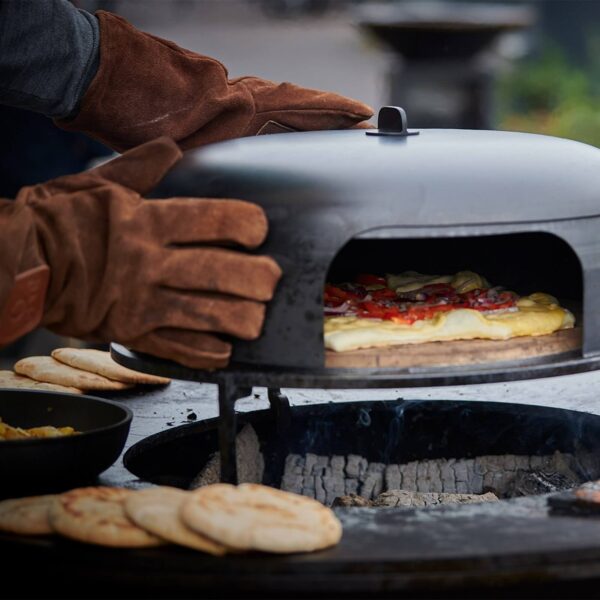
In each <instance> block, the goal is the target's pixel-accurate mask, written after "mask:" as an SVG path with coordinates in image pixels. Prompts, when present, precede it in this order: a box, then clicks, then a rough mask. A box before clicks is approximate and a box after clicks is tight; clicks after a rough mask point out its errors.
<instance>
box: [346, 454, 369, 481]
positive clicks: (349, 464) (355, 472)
mask: <svg viewBox="0 0 600 600" xmlns="http://www.w3.org/2000/svg"><path fill="white" fill-rule="evenodd" d="M364 460H365V459H364V458H363V457H362V456H358V455H357V454H350V455H348V460H347V461H346V475H347V476H348V477H349V478H351V479H358V478H359V477H360V475H361V472H362V471H364V470H366V469H361V463H362V462H363V461H364Z"/></svg>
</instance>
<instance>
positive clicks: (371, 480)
mask: <svg viewBox="0 0 600 600" xmlns="http://www.w3.org/2000/svg"><path fill="white" fill-rule="evenodd" d="M384 471H385V465H384V464H383V463H369V467H368V468H367V471H366V473H365V474H364V476H363V477H364V479H363V484H362V486H361V488H360V495H361V496H362V497H363V498H367V500H370V499H371V498H375V497H376V496H378V495H379V494H381V492H382V491H383V473H384Z"/></svg>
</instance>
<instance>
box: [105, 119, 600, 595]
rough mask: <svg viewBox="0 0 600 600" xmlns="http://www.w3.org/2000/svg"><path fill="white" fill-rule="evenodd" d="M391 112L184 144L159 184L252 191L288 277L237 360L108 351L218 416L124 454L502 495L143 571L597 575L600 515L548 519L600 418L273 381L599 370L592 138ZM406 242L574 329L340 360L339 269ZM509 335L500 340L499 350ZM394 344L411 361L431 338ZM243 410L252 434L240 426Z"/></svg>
mask: <svg viewBox="0 0 600 600" xmlns="http://www.w3.org/2000/svg"><path fill="white" fill-rule="evenodd" d="M393 112H394V110H393V109H392V110H391V111H390V110H387V111H385V113H381V115H380V116H383V114H387V117H390V118H387V117H386V119H385V120H384V119H380V125H381V127H382V128H381V129H380V130H378V131H369V132H367V134H365V132H362V131H348V132H316V133H303V134H301V135H297V136H296V135H293V134H289V135H288V134H282V135H278V136H271V137H270V138H269V139H267V138H256V139H251V140H250V139H248V140H235V141H232V142H226V143H224V144H220V145H216V146H214V147H208V148H205V149H203V150H200V151H198V152H195V153H193V154H192V155H190V156H188V157H187V161H186V162H184V163H182V165H181V167H180V168H179V169H176V170H174V172H173V173H172V174H171V175H170V177H168V178H167V180H165V182H164V185H163V187H162V188H161V189H159V190H157V191H156V193H157V195H158V196H159V197H161V196H167V195H180V196H203V195H206V196H216V197H224V198H236V197H237V198H243V199H246V200H249V201H254V202H257V203H259V204H261V205H262V206H263V207H264V208H265V211H266V213H267V215H268V217H269V220H270V222H271V225H272V227H271V232H270V234H269V239H268V240H267V242H266V244H265V246H264V248H262V251H264V252H265V253H267V254H270V255H272V256H274V257H275V258H276V260H277V261H278V262H279V263H280V264H281V265H282V267H283V271H284V273H285V275H284V277H283V279H282V280H281V282H280V284H279V287H278V289H277V292H276V296H275V298H274V300H273V301H272V302H271V303H270V304H269V309H268V312H267V317H266V321H265V328H264V332H263V334H262V335H261V337H260V339H258V340H256V341H253V342H251V343H243V342H242V343H236V345H235V350H234V355H233V359H232V362H231V364H230V366H229V367H228V368H227V369H223V370H220V371H215V372H207V371H200V370H193V369H189V368H185V367H182V366H181V365H177V364H175V363H172V362H169V361H165V360H160V359H156V358H153V357H150V356H146V355H143V354H140V353H136V352H132V351H130V350H128V349H127V348H124V347H122V346H119V345H113V346H112V348H111V352H112V355H113V357H114V358H115V359H116V360H117V361H118V362H120V363H121V364H123V365H125V366H128V367H131V368H134V369H137V370H141V371H147V372H150V373H156V374H161V375H166V376H171V377H174V378H178V379H185V380H189V381H197V382H208V383H215V384H217V385H218V397H219V414H220V416H219V419H211V420H207V421H201V422H199V423H195V424H192V425H186V426H183V427H178V428H175V429H172V430H170V431H165V432H161V433H159V434H156V435H154V436H151V437H149V438H146V439H144V440H142V441H141V442H139V443H138V444H136V445H135V446H133V447H132V448H131V449H130V450H129V451H128V453H127V454H126V456H125V463H126V466H127V468H128V469H130V470H131V471H132V472H133V473H135V474H136V475H138V476H139V477H141V478H142V479H145V480H148V481H151V482H154V483H160V484H169V485H176V486H180V487H184V488H185V487H188V486H190V484H192V482H193V481H194V480H196V479H202V478H204V479H205V480H206V478H207V477H211V476H212V477H214V478H218V477H219V474H220V479H221V480H222V481H226V482H236V481H238V479H239V478H240V477H242V478H243V477H246V475H247V474H248V473H250V472H252V473H254V475H253V476H254V477H257V475H256V474H257V473H260V477H259V479H260V480H261V481H262V482H263V483H267V484H269V485H273V486H275V487H284V488H287V489H294V491H298V492H299V493H303V494H307V495H313V496H314V497H317V498H319V499H320V500H321V501H323V502H325V503H326V504H331V503H333V502H335V501H336V499H337V498H339V497H342V496H348V495H350V494H352V493H355V494H357V495H359V496H361V497H362V498H363V499H364V500H365V501H372V499H373V498H375V499H376V498H377V497H378V495H379V494H378V493H379V492H385V491H386V490H387V491H388V492H389V491H393V489H394V488H396V487H397V486H400V487H401V488H408V489H404V492H410V493H413V494H434V495H437V496H436V498H438V499H439V498H440V495H441V494H454V495H456V494H460V495H464V494H477V495H480V494H481V493H482V492H491V493H494V494H495V495H496V497H498V498H501V501H494V502H489V503H484V504H466V505H458V506H442V507H436V508H433V509H430V508H423V509H416V510H415V509H413V508H410V509H381V510H373V509H372V508H339V509H336V510H338V514H339V515H340V518H341V519H342V521H343V524H344V537H343V540H342V543H341V544H340V546H338V547H337V548H335V549H332V550H330V551H327V552H323V553H318V554H315V555H312V556H303V557H288V558H274V557H265V558H264V560H263V559H262V558H261V559H257V560H256V561H253V560H252V559H250V560H247V559H245V560H242V559H240V558H236V557H228V558H226V559H224V560H223V561H220V562H218V563H216V564H215V562H214V561H213V560H210V559H208V558H207V559H204V558H202V559H201V560H198V561H195V562H193V563H192V562H189V563H188V562H185V561H175V560H174V559H172V555H171V554H169V553H164V552H163V553H161V552H159V551H157V552H156V555H158V556H160V557H161V558H160V559H159V558H154V559H153V561H149V562H148V563H147V565H146V571H148V567H150V570H152V569H153V568H156V569H157V571H158V572H162V573H163V574H164V573H168V574H169V576H170V577H179V576H181V578H182V580H183V581H185V582H186V584H189V585H190V586H191V587H194V586H196V587H195V588H194V589H203V590H206V589H212V590H214V589H219V586H220V585H223V584H225V583H226V585H227V586H230V589H231V590H232V593H236V592H239V591H240V590H244V592H246V593H250V592H253V593H255V594H256V595H258V596H261V597H264V596H265V595H268V594H272V595H281V594H286V595H289V594H290V593H291V592H293V593H294V594H297V595H302V594H305V595H306V594H308V595H310V594H315V593H317V592H318V593H321V594H327V595H328V596H331V597H334V596H335V595H336V594H337V596H344V597H347V596H351V595H352V594H359V595H360V594H365V593H376V594H380V595H383V594H386V593H387V594H392V593H395V592H398V591H400V590H403V591H405V590H412V591H415V590H418V589H419V588H422V589H426V590H427V592H426V593H427V595H428V596H430V595H431V590H432V589H435V590H438V591H442V590H443V591H444V592H448V590H453V589H457V588H464V587H465V586H467V587H470V588H471V589H474V588H476V587H477V586H484V585H485V586H489V585H494V586H505V589H508V588H507V587H506V586H508V587H510V585H519V584H523V583H526V584H539V582H540V581H542V580H543V581H545V582H552V590H551V591H555V590H558V589H559V586H556V585H555V584H556V582H561V581H564V582H569V585H570V584H571V583H572V582H573V581H583V580H587V581H588V582H589V580H590V579H594V578H600V541H599V540H600V520H594V519H585V518H583V517H565V516H556V515H552V516H551V515H550V514H549V512H548V507H547V504H546V499H547V498H546V495H545V492H553V491H556V490H561V489H564V488H569V487H572V486H574V485H577V484H579V483H581V482H585V481H588V480H591V479H595V478H598V477H599V476H600V468H599V465H598V463H597V458H596V457H597V456H599V455H600V453H599V450H600V448H599V447H598V446H599V443H600V442H599V440H600V437H599V435H598V434H599V433H600V417H597V416H594V415H590V414H587V413H578V412H574V411H568V410H559V409H554V408H544V407H532V406H524V405H519V404H517V403H515V404H504V403H502V404H495V403H487V402H477V401H473V402H456V401H436V402H433V401H423V402H411V401H410V400H398V401H396V402H349V403H345V404H336V405H330V404H323V405H313V406H296V407H291V406H290V405H289V403H288V401H287V398H286V397H285V395H284V394H282V393H281V388H330V389H331V388H340V389H372V388H384V387H387V388H397V387H407V388H408V387H417V386H429V385H449V384H471V383H487V382H498V381H510V380H519V379H534V378H537V377H549V376H556V375H562V374H569V373H577V372H584V371H590V370H596V369H598V368H600V358H599V356H600V319H598V318H597V314H598V311H597V308H598V306H597V302H598V301H597V294H596V290H597V288H598V281H599V277H600V271H598V268H597V265H598V264H600V247H599V246H598V244H597V235H596V233H597V231H598V226H599V222H600V207H599V206H598V202H597V189H598V188H599V187H600V183H599V181H600V180H598V173H599V172H600V170H599V168H598V167H599V166H600V152H599V151H598V150H597V149H594V148H589V147H585V146H583V145H578V144H575V143H572V142H567V141H565V140H552V139H550V138H541V137H539V136H525V135H518V134H509V133H501V132H472V131H461V132H458V131H436V130H430V131H421V132H418V135H415V133H417V132H414V131H411V130H407V127H406V121H405V118H404V115H403V113H402V111H396V117H397V118H396V119H394V118H392V117H393V115H392V113H393ZM382 121H385V123H384V124H382ZM394 121H395V123H394ZM565 156H569V160H568V161H566V160H565ZM364 173H368V174H369V177H365V176H364ZM398 256H400V257H404V259H405V260H404V264H403V267H402V268H414V269H422V270H423V272H437V271H438V269H441V270H444V271H445V270H446V269H448V270H449V272H452V270H454V271H456V270H458V269H464V268H476V269H479V270H480V271H481V272H483V273H485V274H488V275H490V277H493V278H496V277H497V279H498V280H499V281H502V283H503V284H506V285H507V286H511V287H512V286H513V285H514V286H515V288H517V289H521V288H520V286H521V285H523V284H524V285H525V286H526V287H527V286H534V287H535V288H538V289H545V290H547V291H548V292H549V293H552V294H554V295H555V296H556V297H558V298H559V299H560V300H561V301H563V300H564V301H568V302H569V306H572V307H573V310H574V312H576V313H577V315H578V323H579V328H578V329H576V330H572V331H573V333H574V334H575V335H574V336H573V337H572V338H571V339H570V341H569V345H567V346H563V345H561V344H559V345H558V346H556V347H554V348H549V347H548V348H545V347H542V348H537V349H536V350H535V352H532V353H528V352H524V353H521V354H519V355H518V356H515V355H514V354H510V353H505V354H503V353H502V351H500V353H493V352H489V353H488V350H489V348H486V349H485V351H482V352H479V353H478V352H476V351H474V352H472V353H471V354H470V356H471V360H468V361H466V362H464V363H461V364H457V363H456V362H453V361H452V357H453V355H454V354H456V352H455V349H456V348H457V347H458V346H457V345H456V344H454V343H453V342H452V343H449V344H448V345H446V346H444V348H446V350H445V351H444V352H443V353H442V354H441V355H440V356H439V357H438V358H439V360H438V362H436V363H434V364H422V363H419V362H415V361H413V362H411V361H410V360H408V361H407V362H406V363H405V364H403V365H398V364H395V365H392V364H390V365H385V364H381V363H377V362H375V363H374V364H371V363H369V364H367V363H361V364H360V365H353V367H356V368H350V366H349V365H347V364H346V365H342V364H340V363H339V362H336V363H335V364H334V363H333V362H332V360H331V356H330V354H329V353H328V352H329V351H326V350H325V348H324V346H323V305H322V294H323V286H324V283H325V281H326V280H327V278H328V274H329V273H331V272H336V273H342V272H343V271H344V269H349V268H355V269H360V270H362V269H363V268H364V267H365V265H367V266H368V265H369V264H376V265H377V266H378V270H382V271H384V270H385V272H393V271H391V270H390V271H388V269H394V268H396V266H395V265H394V264H392V263H393V259H396V260H397V257H398ZM384 258H385V259H386V260H387V261H388V262H387V264H385V265H384V264H383V262H384V260H383V259H384ZM360 261H363V262H362V263H361V264H360V267H358V266H357V265H358V262H360ZM407 261H410V262H411V264H410V265H408V264H406V263H407ZM474 262H477V266H474V267H473V263H474ZM416 263H418V264H416ZM479 265H481V268H479ZM427 266H429V269H425V267H427ZM431 269H433V271H432V270H431ZM358 272H360V271H358ZM366 272H368V271H366ZM538 286H539V287H538ZM548 286H551V288H552V289H550V288H548ZM531 291H533V290H531ZM550 337H551V336H550ZM558 338H560V335H559V336H555V337H553V338H551V339H552V340H553V341H556V340H557V339H558ZM548 341H550V340H548ZM507 346H508V345H507V344H505V343H504V342H499V343H498V344H496V345H495V349H498V348H499V349H500V350H502V348H506V347H507ZM541 346H544V344H541ZM549 346H551V344H549ZM548 350H550V351H548ZM398 354H400V355H403V357H404V358H408V359H410V358H411V357H413V356H414V355H416V354H418V353H417V352H414V351H413V350H412V349H411V350H406V349H404V350H400V351H398ZM256 386H261V387H266V388H268V390H269V391H268V397H269V401H270V405H271V407H270V409H268V410H260V411H254V412H251V413H236V411H235V403H236V401H237V400H239V399H241V398H246V397H248V396H249V395H250V394H251V393H252V390H253V388H254V387H256ZM474 400H476V399H474ZM518 400H519V399H518V398H515V399H514V401H515V402H518ZM248 426H251V427H252V431H253V432H254V433H253V434H252V433H251V434H250V436H249V438H248V439H247V440H246V441H245V442H242V435H246V436H248V434H247V433H246V434H244V431H246V432H247V431H248ZM254 435H255V436H256V437H255V438H253V436H254ZM236 436H239V438H238V440H239V442H240V443H239V446H242V445H245V447H246V448H247V449H248V448H251V449H252V448H254V450H252V451H251V452H250V455H251V456H252V457H253V459H252V460H251V461H250V463H249V464H245V465H244V464H241V463H239V462H238V461H237V460H236ZM253 440H254V441H253ZM217 452H218V461H217V454H216V453H217ZM263 464H264V467H262V465H263ZM207 465H208V467H210V468H208V467H207ZM261 469H262V471H261ZM211 473H212V475H211ZM398 498H400V496H398ZM428 498H429V500H431V498H430V497H428ZM420 500H423V497H422V496H421V497H420ZM376 501H377V500H376ZM398 502H400V500H398ZM422 503H423V504H425V503H426V502H425V501H423V502H422ZM144 576H146V574H145V573H144ZM220 589H222V588H220ZM571 589H572V588H571ZM562 593H563V594H564V588H563V590H562ZM488 595H489V594H488ZM544 595H545V597H548V595H549V594H548V587H546V588H545V589H544ZM460 597H465V594H464V591H463V590H462V589H461V594H460Z"/></svg>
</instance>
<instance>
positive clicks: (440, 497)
mask: <svg viewBox="0 0 600 600" xmlns="http://www.w3.org/2000/svg"><path fill="white" fill-rule="evenodd" d="M497 501H498V497H497V496H496V495H495V494H492V493H491V492H488V493H486V494H445V493H437V492H407V491H406V490H390V491H389V492H385V493H383V494H380V495H379V496H378V497H377V498H375V500H374V501H373V503H372V504H373V507H374V508H384V507H401V506H402V507H411V506H412V507H417V508H424V507H426V506H438V505H440V504H475V503H478V502H497Z"/></svg>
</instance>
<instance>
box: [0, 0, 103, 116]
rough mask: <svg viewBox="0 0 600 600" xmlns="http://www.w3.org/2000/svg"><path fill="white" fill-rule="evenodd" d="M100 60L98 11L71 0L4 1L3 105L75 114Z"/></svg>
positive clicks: (0, 6)
mask: <svg viewBox="0 0 600 600" xmlns="http://www.w3.org/2000/svg"><path fill="white" fill-rule="evenodd" d="M98 64H99V26H98V21H97V19H96V17H94V15H91V14H90V13H87V12H85V11H83V10H79V9H77V8H75V7H74V6H73V5H72V4H71V3H70V2H68V0H0V104H7V105H10V106H14V107H18V108H25V109H28V110H33V111H36V112H40V113H43V114H44V115H46V116H48V117H57V118H66V117H71V116H75V113H76V111H77V109H78V105H79V102H80V100H81V98H82V96H83V94H84V93H85V91H86V89H87V87H88V86H89V84H90V82H91V81H92V79H93V78H94V75H95V74H96V71H97V70H98Z"/></svg>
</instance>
